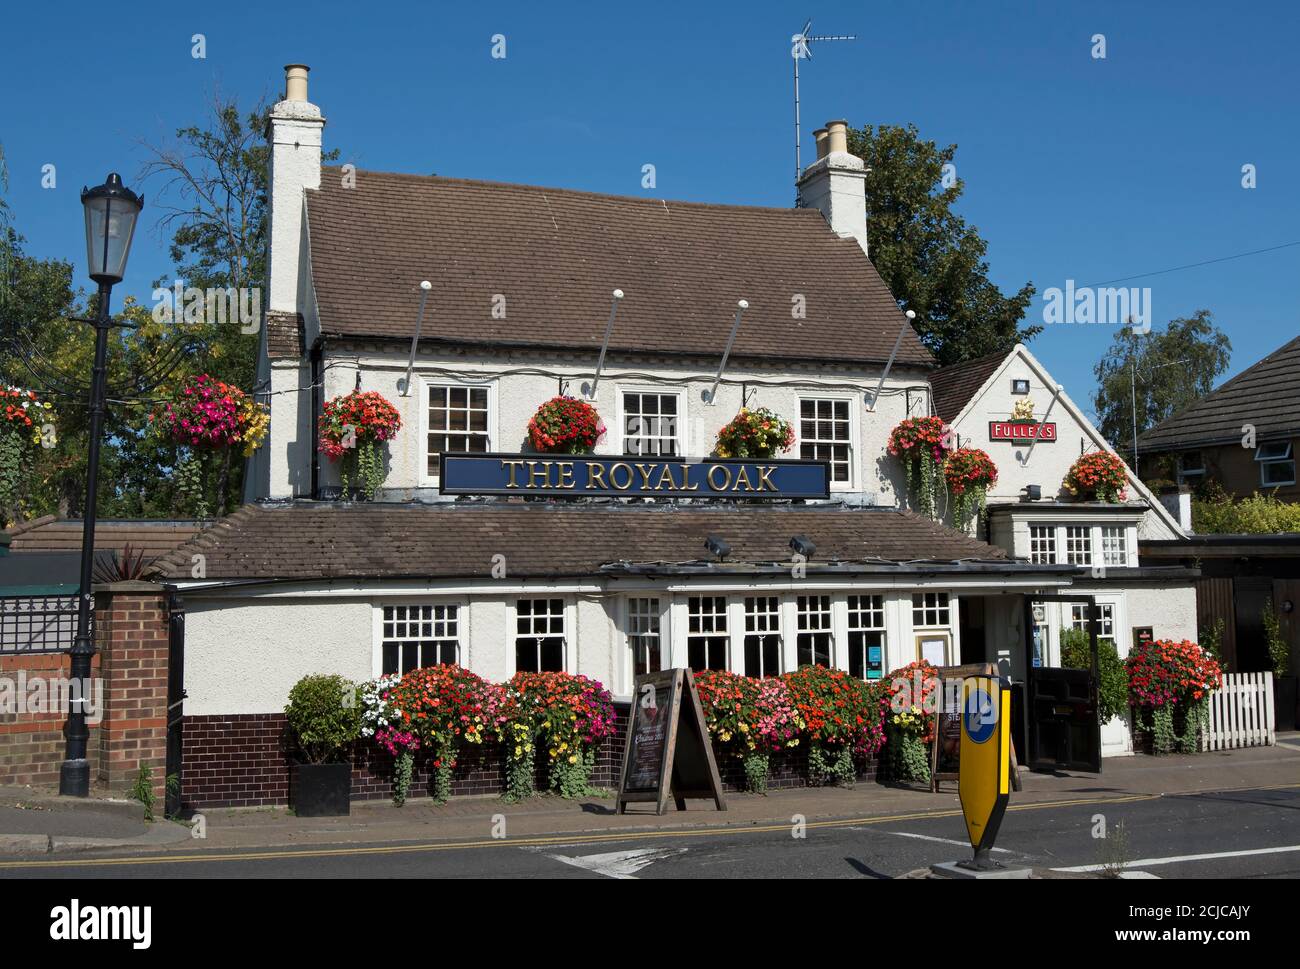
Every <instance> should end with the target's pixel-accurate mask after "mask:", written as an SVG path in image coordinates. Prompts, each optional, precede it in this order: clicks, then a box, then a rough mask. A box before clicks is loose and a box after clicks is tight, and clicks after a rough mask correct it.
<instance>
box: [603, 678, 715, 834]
mask: <svg viewBox="0 0 1300 969" xmlns="http://www.w3.org/2000/svg"><path fill="white" fill-rule="evenodd" d="M669 796H671V797H672V798H673V799H674V801H675V802H676V804H677V810H679V811H684V810H686V799H687V798H688V797H691V798H704V797H707V798H712V799H713V803H714V804H716V805H717V807H718V810H719V811H725V810H726V809H727V802H726V801H725V800H724V799H723V796H722V779H721V777H719V776H718V764H717V761H715V760H714V758H713V745H712V744H711V743H710V742H709V730H708V727H707V726H705V723H704V708H703V707H702V706H700V695H699V693H697V692H696V690H695V678H694V677H693V676H692V675H691V671H690V670H682V669H677V670H663V671H661V672H658V673H647V674H645V675H643V676H638V677H637V678H636V687H635V689H634V690H633V694H632V710H631V712H630V713H629V715H628V729H627V744H626V745H625V746H624V748H623V772H622V773H621V774H620V775H619V782H618V813H619V814H622V813H623V809H624V808H625V807H626V806H627V805H628V804H629V803H634V802H641V801H653V802H654V805H655V813H656V814H663V813H665V812H666V811H667V810H668V798H669Z"/></svg>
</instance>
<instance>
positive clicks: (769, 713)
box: [695, 670, 804, 794]
mask: <svg viewBox="0 0 1300 969" xmlns="http://www.w3.org/2000/svg"><path fill="white" fill-rule="evenodd" d="M695 686H696V689H697V690H698V691H699V694H700V706H701V707H703V709H704V720H705V723H706V724H707V726H708V730H709V736H710V737H712V738H713V742H714V744H715V745H716V746H717V748H718V749H719V751H720V752H723V753H725V754H728V755H730V756H732V757H734V758H736V759H738V760H740V762H741V766H742V768H743V770H744V772H745V789H746V790H748V791H752V792H753V793H755V794H766V793H767V784H768V777H769V774H770V771H771V759H772V755H773V754H778V753H780V752H782V751H784V750H789V749H792V748H796V747H798V746H799V745H800V742H801V739H802V734H803V731H804V722H803V718H802V717H800V716H799V711H798V710H796V709H795V706H794V701H793V700H792V699H791V696H790V690H789V687H787V686H786V684H785V682H784V680H781V679H779V678H776V677H767V678H765V679H756V678H754V677H750V676H740V675H738V674H736V673H731V672H728V671H726V670H706V671H703V672H701V673H699V674H698V675H697V676H696V678H695Z"/></svg>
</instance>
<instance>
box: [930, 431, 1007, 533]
mask: <svg viewBox="0 0 1300 969" xmlns="http://www.w3.org/2000/svg"><path fill="white" fill-rule="evenodd" d="M943 479H944V482H945V483H946V484H947V485H948V493H949V494H950V495H952V498H953V506H952V521H953V525H955V526H956V527H957V528H962V529H964V528H965V527H966V526H967V525H969V524H970V523H971V521H973V520H974V519H975V518H976V517H980V516H983V514H984V506H985V498H986V496H987V494H988V490H989V489H990V488H992V487H993V485H995V484H996V483H997V480H998V468H997V465H995V464H994V463H993V459H992V458H990V457H989V456H988V454H987V453H986V452H985V451H982V450H980V449H979V448H975V447H962V448H958V449H957V450H955V451H953V452H952V453H951V454H949V455H948V457H947V458H945V459H944V462H943Z"/></svg>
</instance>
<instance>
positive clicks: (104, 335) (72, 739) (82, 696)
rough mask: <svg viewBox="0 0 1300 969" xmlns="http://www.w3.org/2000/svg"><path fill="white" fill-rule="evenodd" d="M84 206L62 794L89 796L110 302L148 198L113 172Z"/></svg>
mask: <svg viewBox="0 0 1300 969" xmlns="http://www.w3.org/2000/svg"><path fill="white" fill-rule="evenodd" d="M81 204H82V206H83V207H84V208H85V210H86V257H87V260H88V262H89V263H90V273H89V275H90V278H91V279H93V280H94V281H95V282H96V283H98V284H99V305H98V307H97V312H96V313H95V321H94V322H95V364H94V369H93V370H92V372H91V383H90V454H89V457H88V463H87V466H86V507H85V511H84V513H83V515H84V517H83V522H82V530H81V582H80V585H79V586H78V588H77V637H76V639H75V640H74V641H73V644H72V679H73V682H75V683H77V684H78V685H79V686H80V687H81V690H80V691H79V692H74V693H72V694H71V695H72V697H73V702H72V704H71V709H70V710H69V712H68V720H67V723H65V724H64V726H63V736H64V739H65V740H66V741H67V748H66V751H65V753H64V760H63V764H62V765H61V766H60V768H59V793H60V794H67V795H71V796H73V797H86V796H87V795H88V794H89V793H90V761H89V760H87V759H86V744H87V741H88V740H89V739H90V730H89V728H88V727H87V726H86V706H85V704H86V694H87V693H88V692H89V691H88V690H87V686H88V685H89V683H90V658H91V657H92V656H93V655H94V653H95V643H94V641H93V640H92V639H91V635H90V617H91V609H92V607H93V605H94V601H93V594H92V592H91V582H92V578H91V576H92V573H93V570H94V563H95V517H96V495H97V494H98V489H99V443H100V441H99V439H100V435H101V434H102V432H103V427H104V396H105V394H104V387H105V383H106V380H107V371H108V330H109V327H110V326H111V325H112V323H111V321H110V319H109V314H108V300H109V295H110V294H111V293H112V290H113V284H114V283H120V282H121V281H122V276H123V275H124V274H125V272H126V257H127V255H128V254H129V253H130V251H131V236H132V235H134V234H135V223H136V219H137V218H139V216H140V210H141V209H143V208H144V198H143V197H142V196H138V195H136V194H135V193H134V192H132V191H131V190H130V189H129V188H127V187H126V186H125V185H123V184H122V179H121V177H120V176H119V175H118V174H117V173H116V172H114V173H113V174H110V175H109V176H108V178H107V179H106V180H105V182H104V184H103V185H97V186H96V187H95V188H90V189H82V191H81Z"/></svg>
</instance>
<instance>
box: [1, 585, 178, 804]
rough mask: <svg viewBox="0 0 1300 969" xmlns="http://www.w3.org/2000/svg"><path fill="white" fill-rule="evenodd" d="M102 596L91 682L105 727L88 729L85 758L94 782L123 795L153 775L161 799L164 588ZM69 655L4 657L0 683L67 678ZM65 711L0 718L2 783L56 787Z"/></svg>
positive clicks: (119, 588) (110, 589)
mask: <svg viewBox="0 0 1300 969" xmlns="http://www.w3.org/2000/svg"><path fill="white" fill-rule="evenodd" d="M102 590H103V591H100V590H97V592H96V597H95V633H96V644H95V645H96V648H97V652H96V653H95V655H94V656H93V657H92V658H91V676H92V677H93V678H95V679H97V680H98V681H99V686H100V688H101V689H102V694H100V703H101V712H100V716H101V719H100V722H99V723H98V724H94V723H92V724H90V725H89V726H90V739H89V741H88V743H87V748H86V756H87V758H88V759H89V761H90V767H91V778H92V781H98V782H99V783H101V784H104V785H107V787H108V788H109V790H110V791H111V792H112V793H115V794H121V793H125V791H126V789H127V788H128V787H129V786H130V785H131V783H132V782H134V780H135V778H136V775H137V772H138V771H139V768H140V765H141V764H142V763H143V764H147V765H148V766H149V767H150V768H152V769H153V779H154V792H155V794H157V795H159V796H160V797H161V795H162V793H163V787H164V783H165V778H164V776H163V773H164V769H165V765H166V733H167V720H166V716H167V614H166V598H165V593H164V592H163V590H162V588H161V587H160V586H157V585H153V584H151V583H143V582H132V583H117V584H115V585H111V586H104V587H102ZM70 674H71V657H70V656H68V655H67V654H65V653H43V654H31V655H23V654H13V653H11V654H4V655H0V677H3V678H4V680H5V681H6V683H7V684H8V686H7V688H8V689H10V690H16V689H17V688H18V686H19V685H20V684H23V683H25V684H26V686H27V687H28V688H29V689H30V687H31V684H32V680H33V678H35V677H40V678H41V679H42V680H47V679H49V678H53V677H67V676H69V675H70ZM66 719H67V710H66V708H60V709H56V710H53V711H45V710H38V711H33V710H31V709H28V710H26V711H24V712H21V713H20V712H17V711H16V710H11V711H10V712H8V713H0V784H18V785H31V786H33V787H41V788H57V787H58V784H59V766H60V764H62V762H63V755H64V749H65V743H64V738H63V724H64V721H65V720H66Z"/></svg>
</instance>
